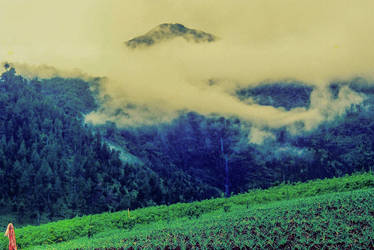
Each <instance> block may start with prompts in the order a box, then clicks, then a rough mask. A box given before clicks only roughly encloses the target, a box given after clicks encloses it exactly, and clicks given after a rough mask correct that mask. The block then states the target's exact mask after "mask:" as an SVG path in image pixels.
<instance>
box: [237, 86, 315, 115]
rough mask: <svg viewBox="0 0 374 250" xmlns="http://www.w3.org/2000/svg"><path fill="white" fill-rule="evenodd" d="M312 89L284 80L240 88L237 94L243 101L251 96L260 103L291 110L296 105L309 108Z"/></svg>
mask: <svg viewBox="0 0 374 250" xmlns="http://www.w3.org/2000/svg"><path fill="white" fill-rule="evenodd" d="M312 91H313V88H312V87H310V86H307V85H304V84H302V83H288V82H283V83H269V84H261V85H259V86H257V87H254V88H244V89H239V90H237V91H236V94H237V96H238V97H239V99H240V100H243V101H244V100H246V99H248V98H250V97H251V98H253V99H254V101H255V102H256V103H258V104H261V105H270V106H274V107H283V108H285V109H286V110H290V109H292V108H296V107H306V108H308V107H309V105H310V94H311V92H312Z"/></svg>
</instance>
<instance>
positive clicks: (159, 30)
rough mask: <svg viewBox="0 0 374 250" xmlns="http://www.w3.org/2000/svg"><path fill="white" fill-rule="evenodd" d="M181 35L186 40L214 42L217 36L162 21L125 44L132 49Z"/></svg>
mask: <svg viewBox="0 0 374 250" xmlns="http://www.w3.org/2000/svg"><path fill="white" fill-rule="evenodd" d="M176 37H182V38H184V39H185V40H186V41H188V42H195V43H201V42H214V41H216V40H217V37H216V36H214V35H212V34H209V33H206V32H203V31H200V30H195V29H190V28H187V27H186V26H184V25H182V24H179V23H163V24H160V25H158V26H157V27H155V28H153V29H152V30H150V31H149V32H147V33H146V34H144V35H141V36H138V37H135V38H133V39H131V40H129V41H127V42H125V44H126V46H127V47H129V48H132V49H135V48H143V47H150V46H153V45H155V44H158V43H161V42H164V41H167V40H171V39H174V38H176Z"/></svg>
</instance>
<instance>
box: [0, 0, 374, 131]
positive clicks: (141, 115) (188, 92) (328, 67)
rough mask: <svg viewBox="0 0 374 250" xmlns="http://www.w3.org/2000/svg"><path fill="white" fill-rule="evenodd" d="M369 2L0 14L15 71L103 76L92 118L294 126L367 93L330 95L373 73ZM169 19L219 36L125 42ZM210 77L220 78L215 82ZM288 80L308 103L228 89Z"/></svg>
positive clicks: (39, 0)
mask: <svg viewBox="0 0 374 250" xmlns="http://www.w3.org/2000/svg"><path fill="white" fill-rule="evenodd" d="M373 7H374V2H373V1H369V0H364V1H359V2H358V1H348V0H339V1H338V0H332V1H327V2H326V1H323V0H316V1H306V0H305V1H299V0H298V1H296V0H285V1H277V0H271V1H263V0H252V1H244V0H238V1H235V3H233V2H227V1H223V0H222V1H221V0H218V1H217V0H214V1H213V0H208V1H198V0H191V1H188V2H183V3H182V2H179V1H172V0H161V1H157V3H156V2H150V1H145V0H139V1H137V2H136V3H134V2H133V1H119V0H108V1H100V0H90V1H88V0H82V1H79V2H76V1H72V0H67V1H62V2H59V3H57V4H56V3H55V2H54V3H52V2H48V1H45V0H34V1H32V2H31V1H25V0H15V1H9V2H6V3H5V2H4V3H0V21H1V22H2V23H3V24H6V25H5V26H6V27H5V28H4V30H3V32H2V33H3V36H1V38H0V58H1V59H0V60H4V61H5V60H6V61H11V62H17V63H19V64H18V65H24V66H23V67H18V68H19V72H21V73H24V72H29V73H28V74H29V75H32V73H30V72H34V73H35V75H36V76H39V77H49V76H56V75H58V74H59V72H60V71H56V72H55V71H53V70H51V68H48V67H44V68H43V67H39V68H38V66H32V67H31V68H35V70H26V68H27V67H26V66H25V65H52V66H54V67H56V68H58V69H59V70H61V72H64V73H61V76H74V75H76V76H78V77H85V76H88V75H91V76H103V77H105V81H102V86H101V97H102V98H104V96H110V99H109V101H106V102H105V103H104V106H103V107H102V109H100V110H99V111H98V112H95V113H92V114H89V115H88V116H87V121H90V122H94V123H104V122H105V121H107V120H112V121H115V122H116V123H117V124H118V125H119V126H125V125H129V124H144V123H146V124H149V123H154V122H160V121H168V120H170V119H172V118H173V117H175V116H177V115H178V111H180V110H191V111H196V112H199V113H201V114H204V115H212V114H217V115H222V116H227V117H231V116H236V117H239V118H241V119H243V120H246V121H249V122H251V123H252V124H254V125H255V126H257V127H258V128H259V129H261V128H262V127H269V128H277V127H282V126H289V129H293V130H294V131H295V132H297V131H298V130H299V129H300V128H301V129H306V130H308V129H313V128H315V127H316V126H317V125H318V124H319V123H320V122H323V121H326V120H331V119H335V118H336V116H339V115H342V114H344V112H345V110H346V109H347V108H349V107H350V106H351V105H352V104H353V105H354V104H358V103H360V102H361V101H362V100H363V97H362V96H360V95H358V94H357V93H355V92H353V91H351V90H350V89H349V88H347V87H343V88H342V89H341V90H340V93H339V95H338V98H335V99H334V98H332V97H331V96H330V94H329V91H328V87H327V86H328V84H329V83H330V82H331V81H333V80H337V79H338V80H346V79H350V78H352V77H355V76H363V77H366V78H372V77H373V75H374V74H373V73H374V70H373V69H374V67H373V66H374V65H373V64H374V50H372V44H373V43H374V37H373V36H372V34H373V31H374V21H373V19H372V15H371V11H370V10H371V9H373ZM67 13H69V14H68V17H67ZM20 16H22V18H21V17H20ZM165 22H166V23H170V22H171V23H182V24H184V25H185V26H187V27H190V28H193V29H198V30H203V31H205V32H209V33H212V34H214V35H216V36H218V37H220V40H218V41H217V42H214V43H209V44H190V43H187V42H186V41H185V40H184V39H182V38H180V39H179V38H176V39H174V40H172V41H168V42H165V43H163V44H159V45H155V46H153V47H152V48H150V49H147V50H137V51H132V50H129V49H127V48H126V46H124V44H123V42H125V41H128V40H129V39H132V38H134V37H136V36H138V35H141V34H144V33H146V32H147V31H149V30H150V29H152V28H153V27H155V26H157V25H159V24H160V23H165ZM21 68H23V69H21ZM31 68H30V67H29V69H31ZM74 69H79V70H78V71H77V70H74ZM80 72H84V74H83V73H80ZM24 74H26V73H24ZM210 79H217V80H218V81H219V84H213V85H209V84H208V82H209V80H210ZM289 79H291V80H296V81H300V82H303V83H305V84H308V85H311V86H313V87H314V91H313V92H312V95H311V105H310V108H309V109H305V108H295V109H292V110H290V111H287V110H285V109H282V108H275V107H271V106H261V105H257V104H248V103H244V102H241V101H240V100H239V99H238V98H236V97H235V96H234V95H233V93H234V92H235V90H236V89H237V88H244V87H249V86H255V85H257V84H259V83H261V82H266V81H267V82H269V81H270V82H271V81H282V80H289ZM129 107H131V108H129ZM121 114H122V115H121ZM299 124H303V126H300V125H299Z"/></svg>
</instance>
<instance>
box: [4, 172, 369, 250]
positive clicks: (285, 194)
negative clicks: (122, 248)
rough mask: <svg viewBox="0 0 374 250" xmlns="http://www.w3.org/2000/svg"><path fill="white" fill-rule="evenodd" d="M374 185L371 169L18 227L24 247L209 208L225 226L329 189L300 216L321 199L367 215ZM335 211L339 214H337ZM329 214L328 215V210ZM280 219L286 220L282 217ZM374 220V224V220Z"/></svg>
mask: <svg viewBox="0 0 374 250" xmlns="http://www.w3.org/2000/svg"><path fill="white" fill-rule="evenodd" d="M373 187H374V175H373V174H370V173H367V174H359V175H352V176H346V177H341V178H333V179H325V180H316V181H310V182H307V183H297V184H292V185H280V186H277V187H273V188H269V189H267V190H253V191H251V192H249V193H245V194H240V195H236V196H233V197H231V198H227V199H225V198H219V199H211V200H205V201H201V202H192V203H179V204H174V205H171V206H155V207H147V208H142V209H137V210H135V211H130V213H128V211H127V210H125V211H121V212H115V213H103V214H97V215H92V216H83V217H77V218H74V219H69V220H62V221H58V222H53V223H49V224H45V225H41V226H27V227H23V228H19V229H18V228H16V234H17V243H18V244H19V246H20V247H22V248H25V247H31V246H37V245H43V246H46V245H48V244H55V243H58V242H64V241H71V240H73V239H77V238H81V237H88V236H89V235H90V236H92V235H96V234H98V233H101V232H106V231H108V230H119V229H120V230H122V232H128V231H132V229H134V227H135V226H136V227H138V226H140V225H147V224H149V223H156V224H154V225H156V226H157V225H158V223H161V224H162V223H164V222H165V221H168V222H170V221H174V220H177V219H180V218H188V219H191V220H192V219H197V218H200V217H201V216H202V215H204V214H206V213H211V212H215V211H216V212H218V213H220V214H221V215H220V216H221V217H222V218H221V219H222V220H223V221H221V222H219V220H218V221H217V223H222V225H223V224H225V223H228V222H227V221H226V222H225V221H224V220H226V219H228V220H229V221H230V220H235V221H237V219H239V218H240V217H239V216H238V215H236V213H240V211H246V212H250V213H254V214H256V213H260V214H261V213H263V212H260V211H265V210H261V209H259V208H258V207H257V206H258V205H260V204H269V203H272V202H275V201H282V200H283V201H288V200H291V199H300V198H305V197H312V196H316V195H323V194H331V195H330V196H326V197H328V198H326V199H325V198H324V199H325V202H322V200H320V199H322V198H314V199H311V200H310V201H309V202H308V203H307V204H309V205H308V206H309V207H308V208H305V209H306V210H305V209H304V210H305V211H304V210H302V212H297V214H298V215H299V217H297V218H300V220H302V218H304V217H303V216H310V214H311V213H314V212H315V213H318V212H321V211H322V210H318V209H317V210H316V204H317V203H316V201H318V202H320V203H321V202H322V203H321V204H325V205H324V206H327V205H328V204H329V202H330V203H331V202H333V203H334V204H335V203H336V202H337V204H338V205H339V204H340V205H342V206H343V207H346V208H347V209H352V211H353V210H354V209H356V207H355V206H356V205H355V204H360V203H362V204H367V205H364V206H363V207H362V209H367V211H366V210H365V211H366V212H365V215H367V216H369V214H370V213H369V212H372V211H373V207H372V204H374V203H373V200H372V199H373V195H372V194H373V190H372V189H370V188H373ZM358 189H368V190H367V191H361V193H360V192H359V193H357V194H360V195H353V196H349V195H350V193H348V194H346V195H345V196H344V197H345V198H344V197H343V196H341V197H343V198H339V197H340V196H339V195H336V194H333V193H336V192H346V191H352V190H358ZM363 194H364V195H363ZM365 196H366V198H367V199H366V200H363V199H362V198H363V197H365ZM353 201H354V202H353ZM303 202H304V201H303V200H301V202H299V201H295V202H293V201H292V202H290V203H287V202H284V203H282V204H284V209H283V210H279V211H286V210H288V209H289V208H288V207H287V206H291V207H298V206H304V205H302V204H303ZM292 204H294V205H292ZM298 204H299V205H298ZM300 204H301V205H300ZM340 205H339V206H340ZM277 206H278V205H274V209H273V210H271V213H267V212H265V213H263V214H262V215H261V216H262V217H264V216H271V217H272V218H274V219H273V222H274V223H275V220H276V219H277V218H278V217H277V216H279V214H278V212H277V211H278V209H277V208H276V207H277ZM334 206H335V205H334ZM365 206H366V208H365ZM317 207H318V206H317ZM346 208H344V209H346ZM256 209H257V210H256ZM292 209H293V208H292ZM342 209H343V208H342ZM224 211H226V212H229V211H232V212H233V214H232V216H231V215H230V216H226V215H225V214H226V213H225V212H224ZM235 211H236V212H235ZM295 211H296V210H295ZM313 211H314V212H313ZM323 211H324V210H323ZM344 211H345V210H344ZM347 211H348V210H347ZM350 211H351V210H350ZM279 213H280V212H279ZM295 213H296V212H295ZM247 215H248V214H247ZM247 215H246V216H247ZM330 215H331V216H333V215H332V214H330ZM330 215H326V216H330ZM256 216H257V215H256ZM258 216H259V217H258ZM258 216H257V218H261V216H260V215H258ZM323 216H325V214H324V215H323ZM352 216H354V212H352ZM250 217H251V216H250ZM235 218H236V219H235ZM287 218H289V219H291V218H290V217H287ZM295 218H296V217H295ZM316 218H317V217H316ZM365 219H368V220H369V222H370V221H371V220H372V219H373V218H372V217H371V220H370V218H366V217H365ZM162 221H163V222H162ZM248 221H249V222H250V223H254V222H253V220H251V219H250V220H248ZM270 221H271V220H270ZM339 221H340V220H336V223H338V222H339ZM279 222H280V223H282V222H281V221H279ZM340 222H341V221H340ZM340 222H339V223H340ZM230 223H231V222H230ZM235 223H236V222H235ZM287 223H288V222H287ZM334 223H335V222H334ZM344 223H351V222H350V220H347V221H346V222H344ZM370 223H372V221H371V222H370ZM191 225H192V224H191ZM201 225H204V223H202V224H201ZM227 225H231V224H227ZM191 227H192V226H191ZM212 228H214V225H210V226H209V225H207V228H206V229H209V230H213V229H212ZM222 228H223V229H222V230H226V229H225V228H228V227H222ZM178 230H180V229H178ZM196 230H197V229H193V230H192V228H191V232H190V233H191V235H192V234H193V232H195V236H196V237H197V236H199V237H201V235H199V234H196V232H198V231H196ZM209 230H208V231H209ZM260 230H263V231H264V232H265V231H266V230H265V228H264V229H261V228H260ZM368 230H369V229H368ZM182 231H183V230H182ZM182 231H181V233H178V235H179V234H182V235H183V234H185V233H186V232H187V231H186V232H182ZM300 233H301V232H300ZM159 234H160V235H159V236H156V235H157V234H152V235H153V236H152V237H156V238H159V239H160V240H162V237H163V235H164V236H165V235H168V233H166V234H164V233H163V232H162V231H160V232H159ZM139 235H142V234H139ZM191 235H190V236H188V235H187V236H188V237H189V238H190V239H191V240H192V239H193V238H194V237H195V236H194V237H191ZM126 237H127V236H126ZM165 237H166V236H165ZM178 237H179V236H178ZM196 237H195V238H196ZM295 237H296V236H295ZM208 238H209V237H208ZM146 239H149V237H148V236H146V235H144V237H143V236H141V237H139V236H138V238H137V239H136V240H135V241H138V242H140V241H142V242H143V243H144V244H148V243H146V242H145V241H146ZM194 240H195V239H194ZM87 242H90V240H88V241H87ZM165 242H168V241H165ZM207 242H208V241H207ZM217 242H219V241H217ZM6 243H7V242H6V240H5V239H1V244H2V245H3V246H6ZM143 243H142V244H143ZM278 243H279V242H278ZM278 243H277V244H278ZM127 244H129V243H127ZM135 244H136V243H135ZM152 244H153V243H152ZM162 244H164V243H162ZM168 244H169V243H168ZM173 244H174V243H173ZM178 244H179V243H178ZM186 244H190V243H188V242H186ZM199 244H202V242H200V243H199ZM204 244H205V243H204ZM207 244H208V243H207ZM264 244H265V243H264ZM274 244H275V243H274ZM279 244H280V243H279ZM284 244H286V243H284ZM107 246H108V247H110V245H107Z"/></svg>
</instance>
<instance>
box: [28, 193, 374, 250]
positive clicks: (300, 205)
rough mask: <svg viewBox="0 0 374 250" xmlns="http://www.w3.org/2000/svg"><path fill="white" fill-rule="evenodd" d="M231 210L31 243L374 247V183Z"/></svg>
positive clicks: (146, 246)
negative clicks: (89, 235)
mask: <svg viewBox="0 0 374 250" xmlns="http://www.w3.org/2000/svg"><path fill="white" fill-rule="evenodd" d="M229 210H230V211H227V209H226V212H225V211H224V209H222V210H219V211H216V212H213V213H209V214H204V215H202V216H201V217H199V218H181V219H176V220H174V221H170V222H169V223H168V222H167V221H160V222H157V223H153V224H149V225H139V226H135V227H134V228H133V229H132V230H113V231H108V232H103V233H100V234H97V235H96V236H95V237H93V238H87V237H84V238H80V239H76V240H73V241H69V242H64V243H60V244H56V245H51V246H48V247H39V248H30V249H46V248H47V249H294V248H297V249H374V189H367V190H358V191H350V192H343V193H332V194H327V195H322V196H315V197H310V198H303V199H294V200H289V201H280V202H272V203H270V204H267V205H256V206H253V207H249V208H247V207H246V206H240V205H238V206H233V207H231V208H230V209H229Z"/></svg>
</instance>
